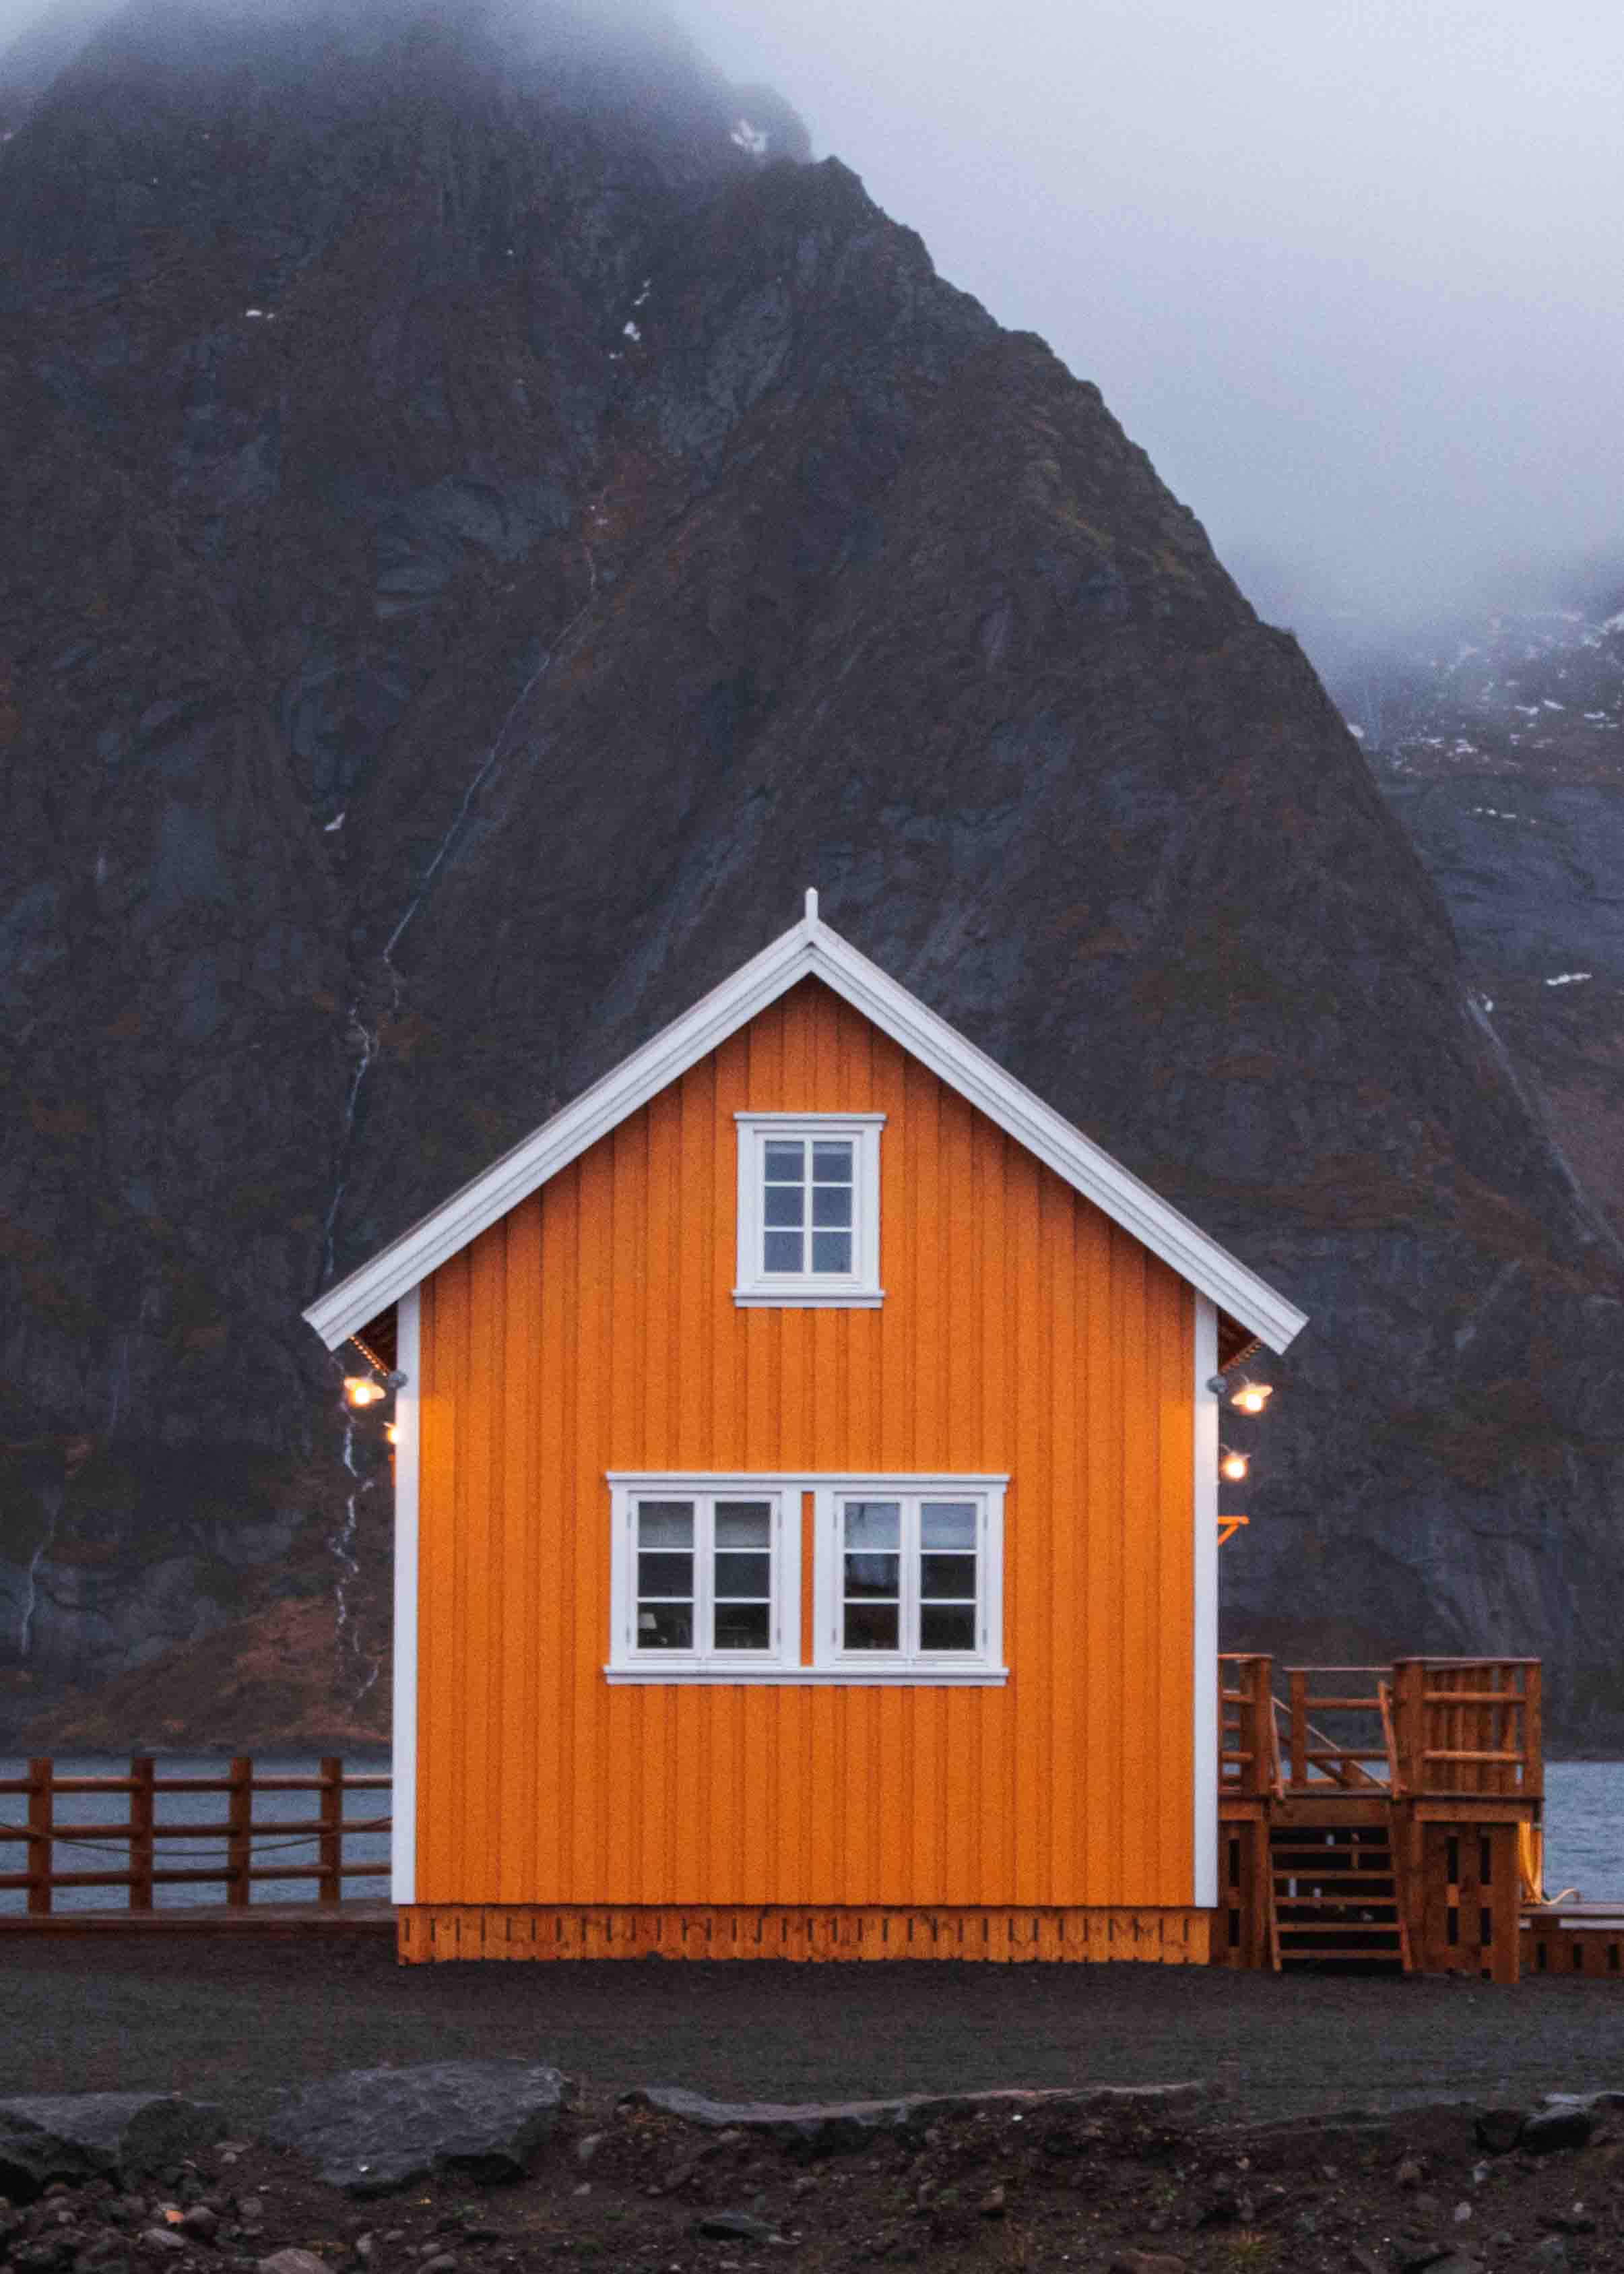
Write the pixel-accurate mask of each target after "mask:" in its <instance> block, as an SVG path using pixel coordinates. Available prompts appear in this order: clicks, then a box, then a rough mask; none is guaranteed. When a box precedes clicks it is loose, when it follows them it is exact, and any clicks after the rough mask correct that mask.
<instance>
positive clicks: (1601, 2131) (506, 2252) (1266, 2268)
mask: <svg viewBox="0 0 1624 2274" xmlns="http://www.w3.org/2000/svg"><path fill="white" fill-rule="evenodd" d="M1499 2144H1500V2145H1501V2146H1502V2147H1503V2145H1504V2143H1503V2142H1500V2143H1499ZM1621 2253H1624V2131H1621V2130H1620V2127H1619V2126H1618V2124H1617V2122H1616V2120H1612V2119H1608V2118H1604V2119H1603V2120H1602V2121H1601V2122H1600V2123H1599V2125H1598V2126H1597V2127H1596V2128H1595V2130H1594V2132H1593V2135H1591V2136H1590V2138H1589V2139H1588V2140H1583V2139H1582V2140H1581V2141H1580V2142H1576V2143H1575V2144H1572V2145H1570V2146H1568V2147H1567V2148H1565V2149H1562V2150H1558V2151H1556V2152H1551V2153H1545V2154H1538V2155H1535V2154H1532V2153H1529V2152H1526V2151H1524V2150H1522V2149H1521V2148H1513V2149H1511V2150H1508V2151H1506V2152H1500V2153H1494V2152H1492V2151H1491V2149H1490V2145H1489V2143H1488V2142H1487V2141H1485V2138H1483V2137H1481V2136H1480V2135H1479V2133H1478V2129H1477V2122H1476V2120H1475V2118H1474V2116H1473V2114H1472V2113H1471V2112H1470V2111H1447V2112H1440V2111H1432V2112H1409V2113H1402V2112H1401V2113H1399V2114H1397V2115H1395V2116H1394V2117H1391V2118H1389V2119H1387V2120H1381V2121H1378V2122H1375V2123H1367V2124H1366V2125H1365V2126H1363V2127H1357V2126H1337V2125H1335V2124H1334V2123H1329V2122H1326V2123H1319V2124H1311V2125H1309V2126H1308V2127H1302V2126H1297V2127H1286V2128H1285V2129H1283V2130H1281V2129H1276V2130H1270V2129H1267V2128H1264V2129H1261V2130H1257V2129H1254V2130H1251V2131H1248V2130H1244V2129H1237V2128H1234V2127H1214V2124H1213V2123H1212V2122H1211V2120H1209V2119H1207V2118H1206V2117H1201V2116H1198V2117H1195V2118H1193V2119H1192V2120H1168V2119H1166V2118H1163V2119H1159V2120H1158V2119H1149V2120H1147V2119H1143V2118H1136V2117H1134V2116H1132V2115H1123V2114H1111V2115H1108V2116H1105V2117H1099V2116H1089V2115H1087V2114H1079V2113H1075V2112H1073V2113H1064V2112H1060V2111H1057V2110H1043V2109H1035V2110H1030V2111H1029V2112H1027V2113H1026V2115H1024V2116H1023V2115H1021V2114H1019V2113H1016V2112H1009V2111H1006V2110H999V2111H996V2112H992V2111H982V2112H976V2113H974V2114H966V2115H961V2116H955V2117H951V2118H944V2119H940V2120H936V2121H930V2122H925V2121H921V2122H920V2123H919V2124H917V2125H915V2126H914V2127H911V2128H910V2129H908V2130H906V2131H905V2132H902V2133H893V2134H891V2135H886V2136H884V2137H883V2138H881V2139H879V2140H878V2141H876V2142H874V2143H873V2144H868V2143H864V2144H863V2145H861V2146H860V2147H858V2148H857V2149H856V2150H855V2151H854V2152H850V2153H846V2154H835V2155H823V2156H815V2155H813V2154H811V2153H809V2152H808V2150H806V2149H805V2148H804V2147H800V2146H795V2147H781V2146H778V2145H775V2144H772V2143H770V2142H763V2141H762V2140H761V2139H759V2138H758V2137H756V2136H754V2135H751V2134H749V2133H748V2132H745V2131H741V2130H740V2129H737V2128H731V2129H728V2130H726V2131H721V2132H718V2131H715V2130H711V2131H704V2130H698V2129H695V2128H693V2127H689V2126H688V2125H686V2124H683V2123H680V2122H677V2121H674V2120H672V2119H671V2118H669V2117H665V2116H659V2115H656V2114H653V2113H651V2112H648V2111H645V2110H640V2109H637V2108H635V2107H627V2106H616V2105H614V2104H613V2101H610V2100H606V2099H604V2098H602V2097H593V2096H584V2097H583V2103H582V2105H581V2106H580V2107H579V2108H578V2110H577V2111H576V2112H575V2113H574V2114H572V2115H571V2116H570V2117H569V2118H568V2119H567V2120H566V2121H565V2123H564V2125H563V2127H561V2129H560V2131H559V2133H558V2134H556V2135H555V2136H554V2137H553V2139H552V2140H551V2141H550V2142H547V2144H546V2145H545V2147H543V2148H542V2149H541V2150H539V2151H538V2153H537V2155H536V2156H535V2157H534V2159H533V2162H532V2165H531V2169H530V2172H529V2174H528V2175H527V2176H525V2177H523V2178H521V2179H518V2180H508V2182H506V2183H503V2184H497V2185H480V2184H478V2183H477V2182H476V2181H472V2180H467V2179H462V2178H455V2179H452V2180H436V2181H418V2182H416V2183H414V2184H410V2185H408V2186H406V2187H403V2188H402V2189H400V2190H399V2191H398V2192H396V2193H394V2194H391V2195H385V2196H382V2197H380V2198H379V2199H377V2200H374V2201H372V2202H359V2203H357V2202H353V2201H352V2200H351V2199H350V2198H349V2197H347V2196H345V2195H342V2194H340V2193H339V2192H338V2191H336V2190H335V2189H334V2188H332V2187H327V2186H324V2185H321V2184H320V2183H319V2182H316V2181H314V2180H312V2178H311V2177H310V2175H309V2173H308V2172H307V2171H306V2170H305V2168H304V2167H303V2166H302V2165H300V2163H299V2162H298V2161H297V2158H295V2157H291V2156H289V2155H287V2154H281V2153H274V2152H272V2151H269V2150H266V2149H263V2148H259V2147H255V2146H253V2145H252V2144H250V2143H248V2142H230V2143H222V2146H221V2147H220V2148H217V2149H214V2150H209V2151H207V2152H206V2153H204V2154H201V2155H199V2156H198V2157H196V2158H195V2159H194V2160H192V2162H190V2163H189V2164H187V2165H183V2166H179V2167H177V2168H175V2169H173V2170H169V2171H165V2172H160V2173H157V2174H155V2175H154V2176H153V2177H151V2178H148V2179H145V2180H141V2181H140V2182H139V2188H138V2189H134V2190H132V2191H131V2192H128V2193H125V2192H121V2191H120V2190H118V2189H117V2188H116V2187H113V2186H112V2185H111V2184H109V2183H108V2182H101V2183H98V2184H95V2185H92V2186H89V2187H61V2186H58V2187H56V2188H54V2189H52V2190H51V2191H50V2192H49V2193H48V2194H47V2195H44V2196H43V2197H42V2198H41V2199H40V2200H38V2201H36V2202H33V2203H32V2204H30V2205H27V2206H26V2207H23V2208H20V2209H18V2210H8V2209H7V2208H6V2207H5V2206H4V2205H0V2258H4V2259H9V2261H10V2263H11V2266H12V2267H13V2268H16V2269H19V2270H20V2269H26V2270H29V2274H35V2270H38V2274H48V2270H50V2274H56V2270H60V2274H139V2270H142V2269H150V2268H151V2266H152V2265H153V2263H154V2260H163V2261H166V2262H167V2263H168V2264H169V2266H170V2267H171V2268H172V2269H173V2270H174V2274H329V2270H330V2274H528V2270H530V2269H539V2268H544V2267H545V2268H550V2269H551V2268H570V2267H578V2268H581V2269H583V2270H587V2269H593V2270H596V2269H600V2268H601V2269H602V2270H603V2274H756V2270H757V2269H760V2270H763V2274H768V2270H774V2269H782V2270H784V2274H863V2270H865V2269H867V2268H868V2267H871V2266H874V2265H876V2264H883V2263H886V2262H891V2263H895V2264H897V2265H901V2266H923V2267H927V2268H929V2269H930V2270H931V2274H1420V2270H1423V2269H1431V2270H1432V2274H1500V2270H1502V2269H1503V2270H1504V2274H1605V2270H1613V2269H1616V2268H1617V2267H1618V2266H1619V2265H1620V2263H1621V2257H1620V2254H1621Z"/></svg>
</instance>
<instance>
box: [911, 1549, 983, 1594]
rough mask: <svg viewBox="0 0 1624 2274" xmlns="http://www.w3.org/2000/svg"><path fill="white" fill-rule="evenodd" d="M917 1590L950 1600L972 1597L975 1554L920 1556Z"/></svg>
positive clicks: (973, 1591)
mask: <svg viewBox="0 0 1624 2274" xmlns="http://www.w3.org/2000/svg"><path fill="white" fill-rule="evenodd" d="M919 1570H920V1583H919V1592H920V1593H921V1595H922V1596H925V1597H927V1598H929V1597H933V1596H934V1597H936V1598H938V1599H939V1600H943V1601H946V1602H951V1603H973V1602H974V1600H975V1558H974V1555H923V1556H921V1558H920V1566H919Z"/></svg>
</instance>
